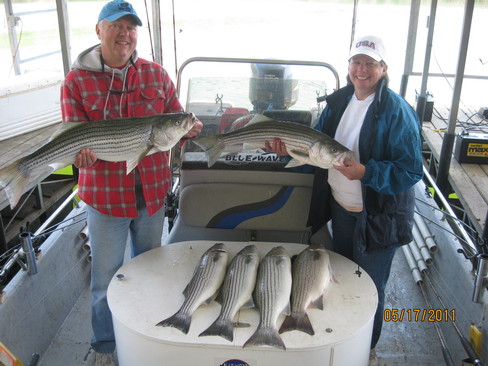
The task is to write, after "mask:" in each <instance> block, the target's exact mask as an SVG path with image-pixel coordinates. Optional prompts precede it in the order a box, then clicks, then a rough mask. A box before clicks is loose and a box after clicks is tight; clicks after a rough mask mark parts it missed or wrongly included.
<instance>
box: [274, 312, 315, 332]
mask: <svg viewBox="0 0 488 366" xmlns="http://www.w3.org/2000/svg"><path fill="white" fill-rule="evenodd" d="M291 330H299V331H301V332H304V333H307V334H310V335H314V334H315V331H314V330H313V327H312V323H311V322H310V319H309V317H308V315H307V313H303V314H295V315H294V316H293V315H289V316H287V317H286V318H285V320H283V323H282V324H281V327H280V330H279V333H280V334H281V333H284V332H288V331H291Z"/></svg>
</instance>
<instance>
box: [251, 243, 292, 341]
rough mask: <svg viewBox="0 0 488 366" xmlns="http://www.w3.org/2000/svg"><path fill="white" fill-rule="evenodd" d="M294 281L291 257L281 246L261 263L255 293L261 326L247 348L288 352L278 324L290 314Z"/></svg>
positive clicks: (273, 250) (275, 248) (267, 255)
mask: <svg viewBox="0 0 488 366" xmlns="http://www.w3.org/2000/svg"><path fill="white" fill-rule="evenodd" d="M291 282H292V276H291V260H290V257H289V256H288V254H287V253H286V251H285V249H284V248H283V247H282V246H277V247H274V248H273V249H271V250H270V251H269V252H268V253H267V254H266V255H265V256H264V258H263V259H262V260H261V263H260V264H259V269H258V275H257V279H256V289H255V293H254V300H255V302H256V305H257V307H258V308H259V316H260V319H259V325H258V327H257V329H256V331H255V332H254V334H253V335H252V336H251V337H250V338H249V339H248V340H247V341H246V343H244V347H251V346H263V345H266V346H271V347H276V348H281V349H283V350H285V349H286V347H285V344H284V343H283V340H282V339H281V337H280V335H279V334H278V329H277V322H278V317H279V315H280V314H281V313H285V314H286V313H289V309H290V293H291V286H292V284H291Z"/></svg>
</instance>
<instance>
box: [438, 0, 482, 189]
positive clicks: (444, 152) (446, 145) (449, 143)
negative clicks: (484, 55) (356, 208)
mask: <svg viewBox="0 0 488 366" xmlns="http://www.w3.org/2000/svg"><path fill="white" fill-rule="evenodd" d="M473 10H474V0H466V3H465V7H464V21H463V31H462V34H461V46H460V49H459V57H458V65H457V69H456V77H455V79H454V90H453V94H452V103H451V109H450V112H449V119H448V125H447V131H446V133H445V134H444V138H443V140H442V148H441V153H440V156H439V171H438V173H437V180H436V182H437V185H438V186H439V187H440V189H441V190H442V189H446V188H447V187H448V177H449V167H450V165H451V158H452V150H453V146H454V139H455V130H456V121H457V116H458V112H459V100H460V97H461V89H462V86H463V78H464V69H465V67H466V55H467V53H468V45H469V36H470V33H471V21H472V19H473Z"/></svg>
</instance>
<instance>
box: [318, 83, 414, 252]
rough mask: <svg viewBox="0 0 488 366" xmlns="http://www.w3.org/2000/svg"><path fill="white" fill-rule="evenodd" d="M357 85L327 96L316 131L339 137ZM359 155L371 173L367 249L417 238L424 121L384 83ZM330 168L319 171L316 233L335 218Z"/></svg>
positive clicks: (364, 223)
mask: <svg viewBox="0 0 488 366" xmlns="http://www.w3.org/2000/svg"><path fill="white" fill-rule="evenodd" d="M353 93H354V87H353V86H352V85H348V86H346V87H344V88H342V89H339V90H338V91H336V92H334V93H333V94H331V95H330V96H328V97H327V106H326V108H325V109H324V111H323V112H322V115H321V116H320V119H319V122H318V125H317V127H316V129H318V130H321V131H323V132H324V133H326V134H327V135H329V136H331V137H334V136H335V132H336V130H337V126H338V125H339V122H340V120H341V117H342V115H343V113H344V110H345V109H346V107H347V104H348V103H349V101H350V99H351V97H352V95H353ZM359 155H360V162H361V164H363V165H365V166H366V173H365V175H364V177H363V178H362V179H361V186H362V193H363V202H364V210H363V215H362V220H361V222H360V223H359V225H360V227H359V229H360V230H357V231H356V232H357V233H358V236H359V237H358V238H357V240H359V241H360V242H361V243H362V245H364V250H375V249H380V248H385V247H391V246H400V245H403V244H407V243H409V242H410V241H412V225H413V213H414V206H415V195H414V191H413V186H414V185H415V183H417V182H418V181H419V180H420V179H422V175H423V168H422V146H421V136H420V122H419V119H418V117H417V114H416V113H415V111H414V110H413V108H412V107H411V106H410V105H409V104H408V103H407V102H406V101H405V100H404V99H403V98H402V97H401V96H400V95H398V94H396V93H395V92H393V91H392V90H390V89H389V88H388V87H387V85H386V80H385V79H383V80H381V81H380V83H379V86H378V89H377V90H376V94H375V97H374V100H373V102H372V103H371V105H370V107H369V109H368V111H367V113H366V117H365V119H364V122H363V126H362V128H361V132H360V135H359ZM329 195H330V187H329V186H328V184H327V171H326V170H323V169H319V168H317V169H316V171H315V181H314V193H313V196H312V203H311V209H310V215H309V225H311V226H312V232H315V231H316V230H318V229H319V228H320V227H321V226H322V225H323V224H324V223H325V222H326V221H327V220H328V219H329V218H330V217H329V215H328V210H327V208H328V204H327V202H328V201H329Z"/></svg>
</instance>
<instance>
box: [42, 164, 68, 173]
mask: <svg viewBox="0 0 488 366" xmlns="http://www.w3.org/2000/svg"><path fill="white" fill-rule="evenodd" d="M49 166H50V167H51V169H52V171H53V172H57V171H58V170H59V169H63V168H64V167H65V166H66V164H65V163H52V164H49ZM45 171H49V169H45Z"/></svg>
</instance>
